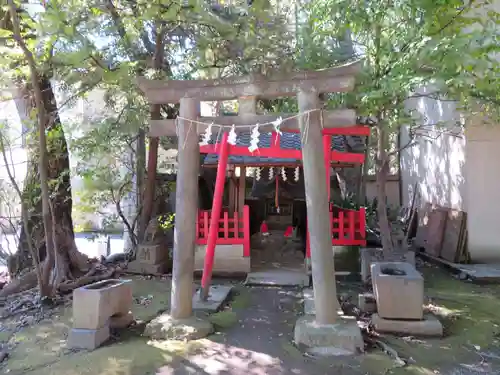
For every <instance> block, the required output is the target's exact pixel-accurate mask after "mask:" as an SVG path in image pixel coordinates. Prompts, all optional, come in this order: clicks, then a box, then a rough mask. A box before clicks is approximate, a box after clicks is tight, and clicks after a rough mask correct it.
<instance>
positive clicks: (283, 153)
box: [200, 144, 365, 163]
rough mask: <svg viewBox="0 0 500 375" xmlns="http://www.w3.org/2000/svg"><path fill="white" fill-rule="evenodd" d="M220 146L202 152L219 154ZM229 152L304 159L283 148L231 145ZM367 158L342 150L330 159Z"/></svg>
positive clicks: (333, 153) (362, 159) (354, 161)
mask: <svg viewBox="0 0 500 375" xmlns="http://www.w3.org/2000/svg"><path fill="white" fill-rule="evenodd" d="M219 149H220V146H219V144H217V145H206V146H201V147H200V152H201V153H202V154H219V155H220V152H219ZM229 153H230V154H231V155H238V156H253V157H258V158H259V157H260V158H263V157H268V158H280V159H296V160H300V159H302V151H301V150H291V149H282V148H273V147H272V146H271V147H266V148H259V149H258V150H257V151H255V152H250V151H249V150H248V147H245V146H229ZM364 159H365V156H364V154H356V153H351V152H340V151H332V152H331V153H330V160H331V161H336V162H342V163H363V162H364Z"/></svg>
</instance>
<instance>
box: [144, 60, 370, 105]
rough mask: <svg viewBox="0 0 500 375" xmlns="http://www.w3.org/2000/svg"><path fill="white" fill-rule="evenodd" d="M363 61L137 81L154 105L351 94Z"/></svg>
mask: <svg viewBox="0 0 500 375" xmlns="http://www.w3.org/2000/svg"><path fill="white" fill-rule="evenodd" d="M360 68H361V63H360V62H359V61H357V62H354V63H350V64H346V65H342V66H338V67H333V68H328V69H324V70H318V71H302V72H292V73H280V72H275V73H271V74H269V75H266V76H264V75H250V76H245V77H231V78H223V79H202V80H150V79H147V78H144V77H139V78H138V79H137V84H138V86H139V88H140V89H141V90H142V91H143V92H144V94H145V95H146V98H147V100H148V102H149V103H150V104H166V103H178V102H179V101H180V100H181V98H183V97H190V98H194V99H199V100H206V101H211V100H233V99H237V98H240V97H246V96H251V97H259V98H273V97H279V96H295V95H296V94H297V93H298V92H299V91H300V90H304V91H308V90H315V91H317V92H318V94H320V93H329V92H347V91H351V90H352V88H353V87H354V77H355V75H356V74H357V73H358V72H359V70H360Z"/></svg>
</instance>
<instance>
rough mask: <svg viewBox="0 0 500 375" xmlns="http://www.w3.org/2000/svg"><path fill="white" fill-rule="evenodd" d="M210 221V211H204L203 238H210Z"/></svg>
mask: <svg viewBox="0 0 500 375" xmlns="http://www.w3.org/2000/svg"><path fill="white" fill-rule="evenodd" d="M209 222H210V220H209V218H208V211H203V237H204V238H203V239H204V240H205V241H206V240H208V223H209Z"/></svg>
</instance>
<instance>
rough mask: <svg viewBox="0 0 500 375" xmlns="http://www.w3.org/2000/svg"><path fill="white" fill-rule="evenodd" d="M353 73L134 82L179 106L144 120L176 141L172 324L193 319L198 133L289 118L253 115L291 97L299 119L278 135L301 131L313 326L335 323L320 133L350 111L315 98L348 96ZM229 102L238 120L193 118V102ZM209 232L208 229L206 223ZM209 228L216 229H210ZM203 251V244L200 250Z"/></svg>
mask: <svg viewBox="0 0 500 375" xmlns="http://www.w3.org/2000/svg"><path fill="white" fill-rule="evenodd" d="M359 69H360V64H359V63H353V64H348V65H344V66H340V67H334V68H329V69H325V70H321V71H313V72H298V73H288V74H286V75H280V74H272V75H269V76H262V75H253V76H248V77H241V78H228V79H208V80H192V81H176V80H172V81H155V80H147V79H144V78H139V79H138V84H139V87H140V89H141V90H142V91H143V92H144V93H145V95H146V97H147V100H148V102H149V103H150V104H167V103H180V116H179V119H177V120H151V121H150V134H151V135H152V136H156V137H159V136H166V135H177V136H178V138H179V142H178V144H179V153H178V174H177V188H176V219H175V232H174V233H175V234H174V269H173V280H172V284H173V286H172V298H171V316H172V317H173V318H174V319H185V318H189V317H190V316H191V315H192V296H193V271H194V251H195V238H196V227H195V221H196V216H197V210H198V206H197V204H198V191H197V189H198V184H197V181H198V173H199V152H200V147H199V136H200V134H203V133H204V132H205V130H206V127H208V126H209V125H210V124H211V123H216V124H220V125H221V126H222V133H224V132H226V131H229V130H230V129H231V128H232V125H236V128H235V129H234V128H233V130H235V131H236V132H238V131H245V130H246V131H248V129H245V130H242V129H241V128H238V127H237V126H238V125H239V124H240V125H241V124H245V125H251V124H258V123H268V122H270V121H273V120H274V119H276V118H277V117H281V116H283V117H285V118H286V117H290V116H291V115H280V114H275V115H257V114H256V100H257V98H274V97H283V96H288V97H290V96H297V99H298V104H299V111H300V113H299V114H298V116H295V117H296V118H294V119H290V121H284V122H283V124H282V125H281V127H280V130H281V131H292V132H300V133H301V138H302V140H303V143H302V158H303V170H304V183H305V193H306V206H307V212H308V227H309V228H308V229H309V237H310V248H311V268H312V277H313V283H314V303H315V310H316V318H315V322H314V324H316V325H318V324H319V325H321V326H325V325H335V323H337V321H338V316H337V311H338V307H339V306H338V301H337V298H336V284H335V271H334V259H333V252H332V240H331V228H330V224H329V220H327V219H326V218H328V217H329V204H328V191H327V184H325V176H327V168H326V165H325V164H326V163H325V155H324V154H325V147H324V145H323V139H324V138H323V135H324V134H332V133H331V132H330V128H337V129H338V128H342V127H349V126H354V125H355V113H354V112H353V111H351V110H337V111H321V103H320V100H319V94H321V93H333V92H347V91H351V90H352V89H353V87H354V82H355V79H354V76H355V74H356V73H357V72H358V71H359ZM233 99H239V101H240V110H239V114H238V116H230V117H214V118H202V117H200V113H199V111H200V101H222V100H233ZM302 114H303V115H302ZM193 121H195V122H193ZM271 128H272V127H271ZM271 128H270V129H264V128H263V129H262V132H265V131H271V130H273V129H271ZM332 130H333V129H332ZM225 137H227V134H226V135H225ZM257 155H258V151H257ZM219 173H221V174H225V170H224V171H218V175H219ZM218 180H219V176H218ZM222 186H223V183H222ZM216 191H217V187H216ZM219 193H220V192H219ZM216 195H217V193H216ZM220 198H221V197H218V196H214V201H217V203H214V207H213V212H212V217H214V218H215V220H218V216H220V206H221V202H219V201H220V200H221V199H220ZM217 211H218V212H219V215H217ZM214 223H215V221H214ZM211 227H214V225H212V223H211ZM212 230H213V231H215V230H216V228H215V227H214V228H213V229H212ZM209 245H210V244H209ZM213 246H215V244H213ZM213 246H212V247H213ZM209 247H210V246H207V249H208V248H209ZM207 252H208V250H207ZM208 285H209V283H208ZM205 287H206V285H205ZM206 293H208V291H207V290H205V294H206ZM296 331H297V329H296ZM323 331H324V330H323ZM323 333H324V332H323ZM320 341H321V340H320ZM326 346H331V345H326Z"/></svg>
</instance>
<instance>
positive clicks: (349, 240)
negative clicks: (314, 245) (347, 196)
mask: <svg viewBox="0 0 500 375" xmlns="http://www.w3.org/2000/svg"><path fill="white" fill-rule="evenodd" d="M330 228H331V230H332V246H366V210H365V208H363V207H362V208H360V209H359V211H356V210H348V209H343V208H337V207H333V210H332V211H330ZM306 257H307V258H310V257H311V249H310V246H309V232H307V241H306Z"/></svg>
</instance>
